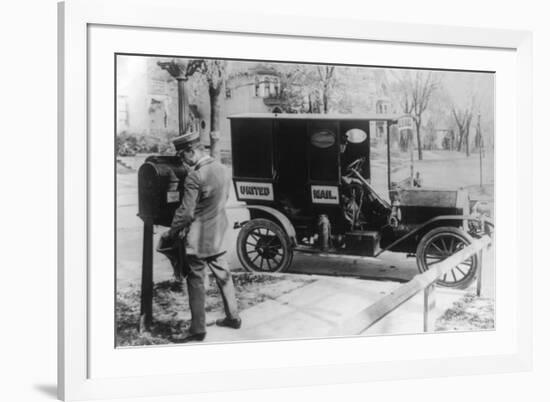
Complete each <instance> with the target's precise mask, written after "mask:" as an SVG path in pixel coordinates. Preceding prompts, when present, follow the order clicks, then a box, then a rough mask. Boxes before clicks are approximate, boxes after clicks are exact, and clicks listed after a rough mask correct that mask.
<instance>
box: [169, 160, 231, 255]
mask: <svg viewBox="0 0 550 402" xmlns="http://www.w3.org/2000/svg"><path fill="white" fill-rule="evenodd" d="M184 186H185V187H184V188H185V190H184V193H183V199H182V201H181V205H180V206H179V208H178V209H177V210H176V212H175V214H174V218H173V220H172V231H173V232H176V231H179V230H181V229H186V230H187V229H188V233H187V236H186V251H187V254H190V255H196V256H197V257H199V258H206V257H210V256H214V255H217V254H220V253H221V252H222V251H223V250H222V243H223V238H224V235H225V231H226V230H227V226H228V219H227V214H226V212H225V204H226V202H227V198H228V195H229V180H228V178H227V176H226V171H225V168H224V167H223V165H222V164H221V163H219V162H217V161H215V160H214V159H212V158H211V157H209V156H206V157H204V158H202V159H201V160H199V161H198V162H197V164H196V165H195V166H193V167H192V168H191V169H190V171H189V174H188V175H187V177H186V179H185V183H184Z"/></svg>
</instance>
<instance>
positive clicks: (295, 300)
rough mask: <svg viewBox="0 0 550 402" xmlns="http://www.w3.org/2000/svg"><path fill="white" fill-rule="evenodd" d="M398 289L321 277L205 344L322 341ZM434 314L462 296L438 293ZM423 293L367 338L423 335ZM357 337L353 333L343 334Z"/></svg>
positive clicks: (212, 329)
mask: <svg viewBox="0 0 550 402" xmlns="http://www.w3.org/2000/svg"><path fill="white" fill-rule="evenodd" d="M398 286H400V284H399V283H395V282H389V281H388V282H380V281H371V280H361V279H353V278H326V277H321V278H319V279H318V280H316V281H315V282H313V283H311V284H309V285H307V286H305V287H302V288H300V289H297V290H295V291H293V292H290V293H288V294H285V295H282V296H280V297H278V298H276V299H271V300H267V301H264V302H262V303H260V304H258V305H256V306H254V307H251V308H249V309H247V310H245V311H243V312H242V313H241V318H242V320H243V326H242V327H241V329H239V330H233V329H227V328H220V327H216V326H215V325H211V326H209V327H208V329H207V331H208V334H207V337H206V339H205V341H206V342H228V341H250V340H274V339H278V340H282V339H300V338H316V337H326V336H328V334H329V333H330V332H331V331H332V330H333V329H334V328H336V327H338V325H339V323H340V322H341V321H343V320H345V319H346V318H348V317H351V316H353V315H355V314H356V313H358V312H359V311H360V310H362V309H364V308H365V307H367V306H369V305H370V304H372V303H374V302H375V301H377V300H378V299H380V298H381V297H383V296H384V295H386V294H389V293H391V292H392V290H393V289H395V288H396V287H398ZM436 294H437V296H436V297H437V299H436V300H437V301H436V309H435V311H434V314H435V316H436V317H439V316H440V315H441V314H443V312H444V311H445V310H446V309H447V308H449V307H450V306H451V305H452V304H453V302H454V301H457V300H459V299H460V298H461V297H462V296H463V295H464V291H456V290H447V289H442V288H437V290H436ZM422 311H423V295H422V293H421V294H419V295H417V296H416V297H414V298H413V299H411V300H409V301H408V302H407V303H405V304H404V305H403V306H401V307H399V308H398V309H397V310H395V311H394V312H393V313H391V314H390V315H388V316H387V317H385V318H384V319H382V320H381V321H380V322H378V323H377V324H375V325H374V326H372V327H371V328H370V329H369V330H368V331H367V332H365V333H364V334H365V335H375V334H404V333H418V332H422V331H423V328H422V325H423V315H422ZM345 335H350V336H352V335H357V334H345Z"/></svg>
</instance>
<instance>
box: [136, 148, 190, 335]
mask: <svg viewBox="0 0 550 402" xmlns="http://www.w3.org/2000/svg"><path fill="white" fill-rule="evenodd" d="M186 176H187V171H186V169H185V167H184V166H183V164H182V162H181V160H180V158H178V157H177V156H150V157H148V158H147V159H146V160H145V163H144V164H143V165H141V167H140V168H139V171H138V197H139V203H138V205H139V213H138V216H139V217H140V218H141V219H142V220H143V256H142V266H141V312H140V321H139V330H140V332H144V331H148V330H149V329H150V328H151V324H152V321H153V228H154V226H155V225H159V226H166V227H169V226H170V224H171V223H172V217H173V216H174V212H175V211H176V209H177V208H178V206H179V204H180V200H181V196H182V193H183V182H184V180H185V177H186Z"/></svg>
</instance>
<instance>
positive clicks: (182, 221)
mask: <svg viewBox="0 0 550 402" xmlns="http://www.w3.org/2000/svg"><path fill="white" fill-rule="evenodd" d="M199 187H200V184H199V175H198V173H197V172H195V171H191V172H189V174H188V175H187V177H186V178H185V183H184V190H183V198H182V200H181V204H180V206H179V207H178V209H176V212H175V213H174V218H172V225H171V228H170V234H171V235H175V234H176V233H178V232H179V231H180V230H182V229H187V228H188V227H189V225H191V222H193V220H194V219H195V207H196V205H197V200H198V197H199V194H200V191H199Z"/></svg>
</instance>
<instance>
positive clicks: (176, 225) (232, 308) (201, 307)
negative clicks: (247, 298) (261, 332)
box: [171, 157, 239, 334]
mask: <svg viewBox="0 0 550 402" xmlns="http://www.w3.org/2000/svg"><path fill="white" fill-rule="evenodd" d="M184 185H185V188H184V193H183V199H182V202H181V205H180V206H179V208H178V209H177V210H176V212H175V214H174V218H173V220H172V228H171V230H172V231H173V232H176V231H179V230H181V229H183V230H187V228H188V231H187V235H186V237H185V251H186V254H187V255H186V256H183V255H182V254H183V253H180V254H179V261H180V262H181V263H183V264H184V265H185V269H187V270H188V272H187V291H188V293H189V307H190V309H191V325H190V326H189V332H190V333H191V334H203V333H206V312H205V297H206V294H205V289H204V280H205V268H206V267H207V266H208V267H209V268H210V271H212V274H213V275H214V277H215V278H216V282H217V284H218V287H219V288H220V293H221V296H222V300H223V305H224V310H225V315H226V317H227V318H229V319H233V320H236V319H238V318H239V313H238V308H237V299H236V297H235V288H234V286H233V280H232V279H231V272H230V271H229V269H228V267H227V263H226V262H225V260H224V258H223V257H222V254H223V250H222V243H223V238H224V234H225V231H226V229H227V225H228V220H227V215H226V212H225V204H226V202H227V198H228V194H229V180H228V177H226V172H225V168H224V167H223V166H222V165H221V164H220V163H219V162H216V161H214V159H212V158H211V157H204V158H201V159H200V160H199V161H198V162H197V164H196V165H195V166H193V167H192V168H191V170H190V171H189V173H188V175H187V177H186V179H185V183H184Z"/></svg>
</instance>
